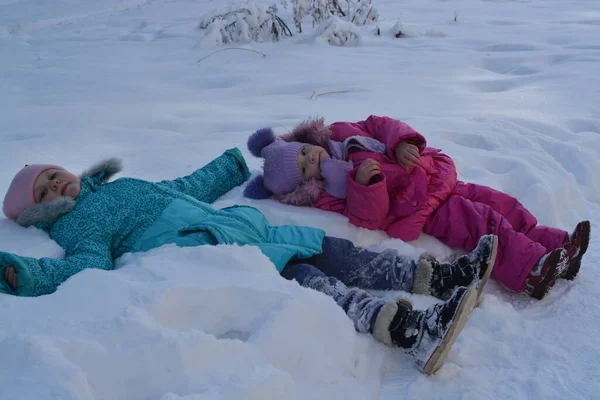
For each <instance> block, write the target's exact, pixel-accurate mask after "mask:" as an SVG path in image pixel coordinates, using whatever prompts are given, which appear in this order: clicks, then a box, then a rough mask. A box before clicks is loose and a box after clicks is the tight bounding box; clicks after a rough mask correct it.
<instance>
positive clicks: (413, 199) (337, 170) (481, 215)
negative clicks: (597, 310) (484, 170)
mask: <svg viewBox="0 0 600 400" xmlns="http://www.w3.org/2000/svg"><path fill="white" fill-rule="evenodd" d="M248 148H249V149H250V151H251V152H252V153H253V154H254V155H255V156H257V157H264V158H265V162H264V175H262V176H259V177H257V178H255V179H253V180H252V181H251V182H250V183H249V184H248V186H247V187H246V189H245V191H244V194H245V195H246V196H247V197H250V198H255V199H262V198H269V197H273V198H274V199H276V200H278V201H280V202H283V203H286V204H293V205H298V206H314V207H317V208H320V209H322V210H328V211H335V212H338V213H340V214H343V215H345V216H346V217H348V219H349V220H350V222H351V223H352V224H354V225H356V226H360V227H363V228H367V229H382V230H384V231H386V232H387V233H388V234H389V235H390V236H391V237H395V238H399V239H401V240H404V241H412V240H415V239H417V238H418V237H419V235H420V234H421V231H423V232H425V233H427V234H429V235H431V236H433V237H435V238H437V239H439V240H440V241H441V242H443V243H445V244H446V245H449V246H453V247H458V248H462V249H465V250H468V251H471V250H473V249H474V248H475V246H476V245H477V243H478V241H479V238H480V237H482V236H483V235H486V234H491V233H493V234H496V235H497V236H498V238H499V248H498V254H497V259H496V264H495V266H494V271H493V275H494V276H495V278H496V279H497V280H498V281H499V282H500V283H502V284H503V285H504V286H506V287H507V288H508V289H511V290H513V291H515V292H525V293H527V294H529V295H531V296H532V297H535V298H538V299H541V298H543V297H544V296H545V294H546V293H547V292H548V290H549V289H550V288H551V287H552V286H553V285H554V283H555V281H556V279H557V278H565V279H573V278H575V276H576V275H577V273H578V272H579V268H580V265H581V258H582V256H583V254H584V253H585V251H586V250H587V247H588V242H589V235H590V223H589V221H583V222H580V223H579V224H578V225H577V226H576V228H575V230H574V232H573V234H571V235H569V234H568V233H567V232H565V231H563V230H560V229H556V228H551V227H547V226H540V225H537V220H536V218H535V217H534V216H533V215H532V214H531V213H530V212H529V211H528V210H527V209H526V208H525V207H524V206H523V205H522V204H521V203H519V202H518V201H517V200H516V199H515V198H513V197H511V196H509V195H507V194H505V193H502V192H499V191H497V190H494V189H492V188H489V187H486V186H481V185H476V184H470V183H463V182H461V181H459V180H458V179H457V174H456V167H455V165H454V162H453V161H452V159H451V158H450V157H449V156H447V155H445V154H443V153H442V152H441V150H438V149H434V148H431V147H427V142H426V140H425V138H424V137H423V136H422V135H421V134H419V133H418V132H416V131H415V130H414V129H413V128H411V127H410V126H409V125H407V124H405V123H404V122H401V121H398V120H395V119H391V118H388V117H378V116H373V115H372V116H370V117H369V118H367V119H366V120H365V121H360V122H355V123H354V122H336V123H333V124H331V125H325V123H324V121H323V119H322V118H319V119H314V120H308V121H305V122H303V123H301V124H300V125H298V126H297V127H296V128H295V129H294V130H293V131H292V132H290V133H288V134H285V135H282V136H280V137H275V135H274V134H273V131H272V130H271V129H270V128H264V129H260V130H258V131H257V132H255V133H254V134H253V135H252V136H251V137H250V139H249V140H248Z"/></svg>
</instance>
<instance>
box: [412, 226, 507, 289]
mask: <svg viewBox="0 0 600 400" xmlns="http://www.w3.org/2000/svg"><path fill="white" fill-rule="evenodd" d="M497 249H498V237H497V236H495V235H486V236H483V237H482V238H481V239H479V243H478V244H477V247H476V248H475V249H474V250H473V251H472V252H471V253H469V254H466V255H464V256H462V257H460V258H458V259H457V260H456V261H454V262H453V263H452V264H441V263H440V262H439V261H437V260H436V258H435V257H434V256H433V255H431V254H423V255H421V258H420V259H419V264H418V266H417V270H416V272H415V282H414V286H413V290H412V292H413V293H418V294H427V295H432V296H434V297H437V298H438V299H442V300H445V299H447V298H449V296H450V295H451V294H452V293H453V292H454V290H455V289H456V288H458V287H461V286H464V287H468V288H476V289H477V296H478V297H479V295H481V291H482V290H483V287H484V286H485V284H486V283H487V280H488V278H489V277H490V274H491V273H492V269H493V268H494V262H495V261H496V252H497Z"/></svg>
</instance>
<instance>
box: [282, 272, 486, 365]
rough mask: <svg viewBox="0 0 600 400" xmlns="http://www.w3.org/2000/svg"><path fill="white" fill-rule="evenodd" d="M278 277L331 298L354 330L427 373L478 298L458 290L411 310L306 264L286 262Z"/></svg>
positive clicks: (445, 353) (443, 355) (443, 354)
mask: <svg viewBox="0 0 600 400" xmlns="http://www.w3.org/2000/svg"><path fill="white" fill-rule="evenodd" d="M281 275H282V276H283V277H284V278H286V279H289V280H292V279H293V280H296V281H297V282H298V283H299V284H300V285H301V286H304V287H307V288H311V289H314V290H317V291H319V292H322V293H324V294H326V295H328V296H330V297H331V298H333V299H334V300H335V302H336V303H337V304H338V305H339V306H340V307H342V309H343V310H344V311H345V312H346V314H347V315H348V317H350V319H351V320H352V322H353V323H354V328H355V329H356V330H357V331H358V332H362V333H367V332H369V333H372V334H373V337H375V338H376V339H377V340H379V341H381V342H383V343H384V344H387V345H388V346H397V347H399V348H401V349H403V350H404V351H405V352H407V353H408V354H410V355H411V356H412V357H413V358H414V360H415V362H416V364H417V366H418V367H419V369H421V370H422V371H423V372H425V373H427V374H432V373H434V372H436V371H437V370H438V369H439V368H440V367H441V366H442V364H443V363H444V361H445V359H446V357H447V356H448V352H449V350H450V348H451V346H452V344H453V343H454V341H455V340H456V338H457V337H458V335H459V333H460V331H461V330H462V328H463V327H464V325H465V323H466V322H467V319H468V317H469V315H470V313H471V311H472V310H473V307H474V306H475V302H476V298H477V291H476V290H475V289H467V288H464V287H461V288H458V289H457V290H455V291H454V293H453V295H452V296H451V298H450V299H449V300H448V301H446V302H445V303H439V304H435V305H433V306H431V307H429V308H428V309H426V310H412V304H411V303H410V302H409V301H408V300H403V299H398V300H397V301H385V300H383V299H380V298H377V297H375V296H373V295H371V294H369V293H368V292H366V291H364V290H361V289H356V288H352V289H350V288H348V287H347V286H346V285H344V284H343V283H342V282H340V281H339V280H337V279H335V278H333V277H327V276H325V274H324V273H323V272H321V271H319V270H318V269H317V268H315V267H314V266H312V265H310V264H288V265H287V266H286V267H285V268H284V269H283V271H282V272H281Z"/></svg>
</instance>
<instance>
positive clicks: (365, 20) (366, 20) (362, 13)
mask: <svg viewBox="0 0 600 400" xmlns="http://www.w3.org/2000/svg"><path fill="white" fill-rule="evenodd" d="M348 8H349V11H348V21H350V22H352V23H353V24H356V25H360V26H362V25H367V24H372V23H374V22H377V20H379V11H377V9H376V8H375V7H373V6H372V5H371V0H355V1H348Z"/></svg>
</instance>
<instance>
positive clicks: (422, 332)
mask: <svg viewBox="0 0 600 400" xmlns="http://www.w3.org/2000/svg"><path fill="white" fill-rule="evenodd" d="M476 301H477V290H475V289H467V288H465V287H459V288H458V289H456V290H455V291H454V293H453V294H452V296H451V297H450V299H449V300H447V301H446V302H445V303H439V304H435V305H433V306H431V307H429V308H428V309H426V310H407V312H406V313H405V314H404V317H403V318H402V320H401V321H399V322H398V323H396V324H394V323H392V326H391V327H390V329H391V331H390V336H391V338H392V342H393V343H394V344H395V345H396V346H398V347H400V348H402V349H404V351H406V352H407V353H408V354H410V355H412V356H413V358H414V360H415V363H416V364H417V366H418V367H419V368H420V369H421V370H422V371H423V372H424V373H426V374H433V373H435V372H436V371H437V370H438V369H439V368H440V367H441V366H442V364H443V363H444V361H445V360H446V358H447V357H448V352H449V351H450V348H451V347H452V345H453V344H454V341H455V340H456V338H457V337H458V334H459V333H460V331H461V330H462V329H463V327H464V326H465V324H466V322H467V320H468V319H469V315H470V314H471V311H472V310H473V308H474V307H475V303H476ZM394 325H396V326H394Z"/></svg>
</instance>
